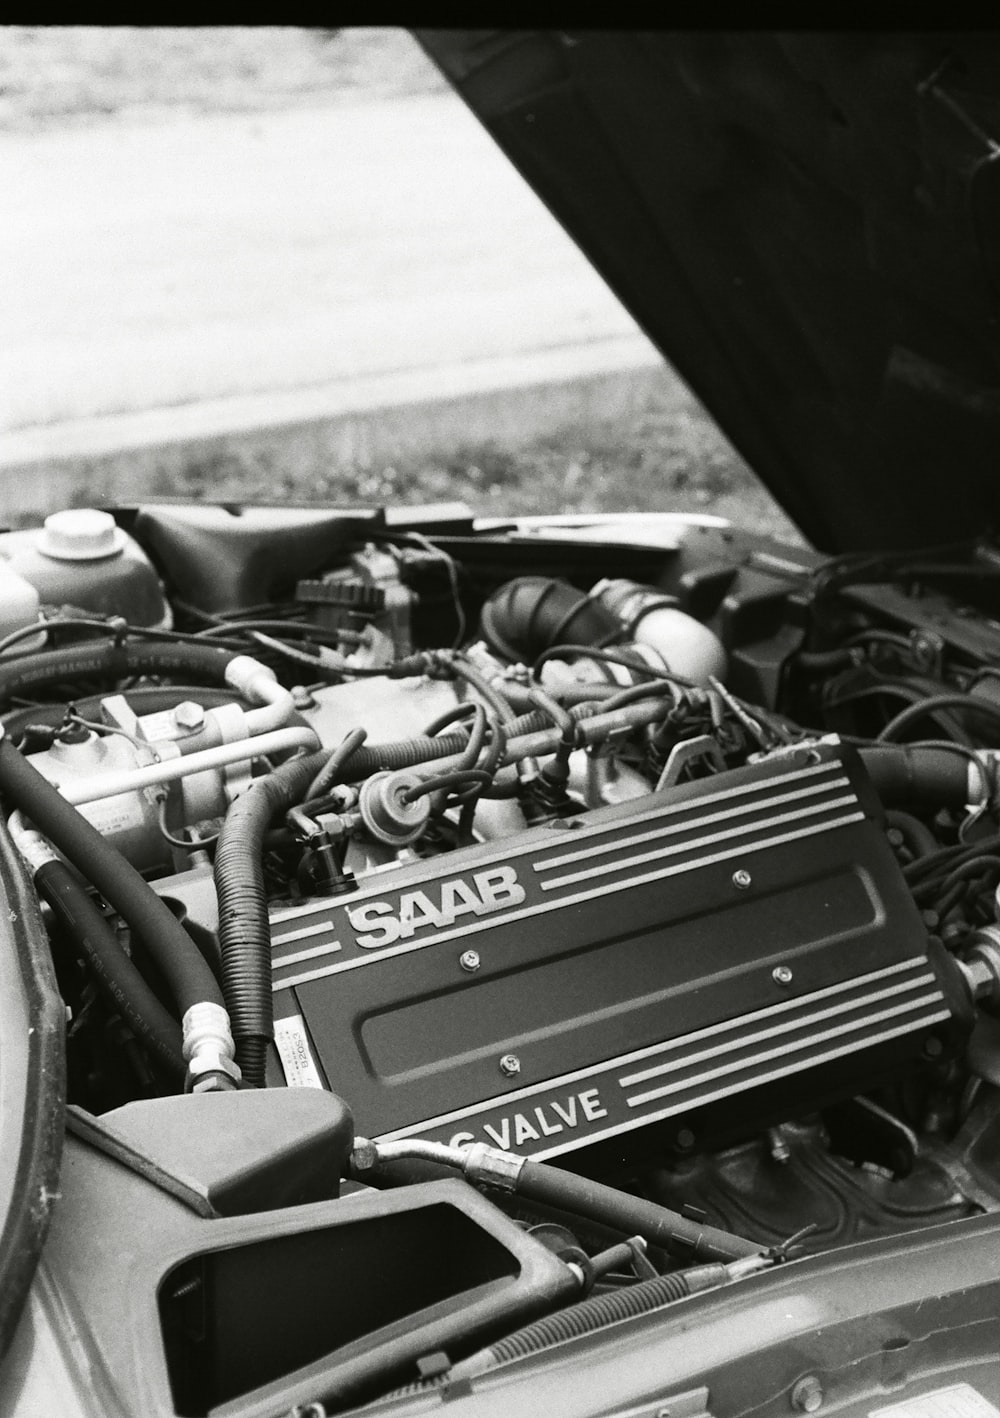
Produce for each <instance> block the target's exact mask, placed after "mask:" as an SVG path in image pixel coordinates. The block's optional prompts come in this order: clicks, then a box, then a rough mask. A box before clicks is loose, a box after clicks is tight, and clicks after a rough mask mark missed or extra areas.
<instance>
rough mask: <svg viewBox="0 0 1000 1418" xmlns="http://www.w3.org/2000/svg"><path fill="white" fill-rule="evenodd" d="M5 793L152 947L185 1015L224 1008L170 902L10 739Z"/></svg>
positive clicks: (2, 774)
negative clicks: (206, 1006)
mask: <svg viewBox="0 0 1000 1418" xmlns="http://www.w3.org/2000/svg"><path fill="white" fill-rule="evenodd" d="M0 791H2V792H3V793H4V795H5V796H6V798H7V799H8V800H9V802H10V804H11V806H13V807H16V808H20V810H21V812H22V813H24V815H25V817H27V818H29V819H30V820H31V821H32V822H33V823H34V824H35V826H36V827H37V828H38V830H39V831H40V832H41V833H42V834H43V835H44V836H46V837H47V838H48V839H49V841H50V842H51V843H52V845H53V846H54V847H56V848H57V849H58V850H59V851H60V852H61V853H62V854H63V856H64V857H66V858H67V859H68V860H69V861H70V862H71V863H72V864H73V866H75V867H76V869H77V870H78V871H79V872H80V874H81V876H83V877H84V878H85V879H86V880H87V881H90V882H92V883H93V885H94V886H95V887H96V888H97V890H98V891H99V892H100V893H101V895H102V896H103V897H104V898H105V899H106V900H107V901H109V902H110V903H111V905H112V906H113V907H114V908H115V910H116V911H117V912H118V914H119V915H120V916H122V917H123V918H124V919H125V920H126V921H127V922H128V924H129V926H130V927H131V928H132V930H134V931H135V932H136V934H137V935H138V936H139V937H140V938H141V939H142V940H143V941H144V942H145V943H146V945H147V947H148V949H149V950H150V953H151V954H152V955H153V956H154V958H155V960H156V963H157V965H158V966H159V969H160V971H161V972H162V974H163V977H164V980H165V981H166V984H167V988H168V989H169V990H170V994H171V996H172V998H173V1000H174V1002H175V1004H176V1006H177V1010H178V1012H179V1014H181V1015H182V1016H183V1014H184V1013H185V1012H186V1011H187V1010H188V1009H189V1008H190V1007H191V1005H193V1004H201V1003H203V1002H204V1001H210V1002H211V1003H213V1004H221V1003H222V991H221V990H220V988H219V985H218V982H217V980H216V978H215V976H214V975H213V974H212V972H211V970H210V969H209V967H208V965H207V964H206V962H205V960H204V958H203V956H202V954H201V952H200V951H199V950H198V947H197V946H196V945H195V943H194V941H193V940H192V939H191V937H190V936H189V935H188V933H187V931H186V930H185V929H184V927H183V926H182V925H181V924H180V922H179V921H178V920H177V918H176V917H175V916H174V914H173V912H172V911H171V910H170V907H169V906H168V905H167V904H166V902H165V901H164V900H163V899H162V898H161V897H159V896H157V894H156V892H155V891H154V890H153V888H152V887H151V886H150V885H149V883H148V882H146V881H143V879H142V877H141V876H140V875H139V873H138V872H137V871H136V870H135V868H134V867H133V866H132V865H131V863H130V862H128V861H126V859H125V858H124V857H123V856H122V854H121V852H119V851H118V850H117V848H115V847H112V846H111V844H110V843H109V842H106V841H105V839H104V838H103V837H102V836H101V834H100V833H99V832H98V831H97V829H96V827H93V826H91V824H90V823H89V822H88V821H87V819H86V818H85V817H84V816H83V815H82V813H80V812H78V811H77V810H76V808H75V807H73V806H71V804H69V803H68V802H67V801H66V799H65V798H64V797H62V796H61V794H60V793H59V792H58V790H57V789H56V788H54V787H53V786H52V784H51V783H50V782H49V781H48V779H47V778H44V777H43V776H42V774H41V773H39V771H38V769H37V768H35V767H33V765H32V764H31V762H30V761H29V760H28V759H26V758H24V757H23V756H22V755H21V754H20V753H18V751H17V749H16V748H15V747H14V745H13V744H12V743H11V742H10V740H9V739H6V738H4V739H2V740H0Z"/></svg>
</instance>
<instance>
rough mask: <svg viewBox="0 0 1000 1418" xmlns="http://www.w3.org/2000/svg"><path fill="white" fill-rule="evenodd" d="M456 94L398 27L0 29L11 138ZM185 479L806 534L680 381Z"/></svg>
mask: <svg viewBox="0 0 1000 1418" xmlns="http://www.w3.org/2000/svg"><path fill="white" fill-rule="evenodd" d="M444 90H445V85H444V81H443V80H442V79H441V78H440V76H439V75H438V74H437V71H436V70H435V69H434V68H433V66H432V65H431V64H430V62H429V61H428V60H427V58H426V57H425V56H424V54H423V53H422V51H421V50H420V49H419V48H418V46H417V45H416V43H415V41H414V40H413V39H412V38H411V37H410V36H409V35H407V34H406V33H405V32H404V31H401V30H394V29H374V28H354V29H347V30H319V29H312V30H303V29H293V28H290V27H286V28H275V27H260V28H252V27H229V28H201V29H184V28H175V29H156V28H149V29H137V28H126V27H110V28H108V27H103V28H100V27H83V26H79V27H57V26H52V27H37V28H36V27H23V26H5V27H0V133H8V134H11V135H15V134H33V133H45V132H51V131H53V130H67V129H74V130H81V129H86V128H87V127H88V126H89V127H93V126H95V125H100V126H101V127H102V129H103V131H104V132H105V133H107V131H108V129H109V128H112V127H113V126H114V125H115V124H117V123H123V124H125V123H132V122H134V121H135V120H140V121H145V120H146V119H149V120H151V121H156V122H161V121H165V120H169V119H170V118H171V117H173V116H185V117H187V116H191V115H212V114H226V113H258V112H259V113H265V112H271V113H274V112H280V111H288V110H290V109H296V108H300V107H303V106H306V105H313V106H315V105H317V104H347V103H358V102H363V101H368V100H372V99H387V98H395V97H404V96H415V95H421V94H435V93H441V92H443V91H444ZM220 473H221V476H220ZM185 484H186V485H185V487H184V489H183V490H181V489H177V491H183V492H184V494H185V495H191V496H196V497H197V496H212V497H219V498H236V497H253V496H260V497H262V498H263V497H266V498H268V499H273V498H274V496H275V494H278V495H281V494H283V495H285V496H288V497H294V498H297V499H313V498H315V499H333V500H338V501H339V500H342V501H344V502H346V503H348V504H349V503H352V502H353V503H356V502H358V501H359V500H360V501H364V502H374V501H378V502H389V501H395V502H404V503H411V504H412V503H416V502H421V501H439V500H442V499H451V498H461V499H463V500H464V501H466V502H468V503H469V504H470V506H472V507H473V508H474V509H475V510H476V511H479V512H483V513H504V512H512V513H513V512H517V513H530V512H551V511H553V510H559V511H567V512H571V511H592V510H614V511H621V510H650V511H653V510H655V511H678V510H685V509H687V510H698V511H709V512H714V513H718V514H719V515H721V516H728V517H731V518H733V519H734V520H736V521H739V522H740V523H741V524H742V525H745V526H748V527H753V528H754V529H756V530H761V531H772V532H774V533H776V534H778V535H783V536H786V537H788V536H790V537H792V538H797V537H798V534H797V532H796V531H795V529H794V527H792V525H791V524H790V523H789V522H788V521H787V519H786V518H785V517H784V516H783V514H782V513H781V512H780V510H779V509H778V508H777V507H776V505H775V504H774V503H773V501H772V500H771V499H770V498H769V497H768V495H767V494H766V492H764V490H763V489H762V488H761V487H760V485H759V483H758V482H757V480H756V479H755V478H754V477H753V475H752V474H751V473H750V471H749V470H748V469H747V467H746V465H745V464H744V463H743V462H742V461H741V459H740V458H739V457H738V455H737V454H736V453H735V452H734V450H733V449H732V447H731V446H730V445H729V444H728V442H727V441H726V440H725V439H724V438H723V436H722V435H721V433H720V432H719V431H718V429H717V428H716V427H715V425H714V424H713V423H712V421H711V420H710V419H709V418H708V417H707V415H706V414H705V412H704V410H703V409H702V408H701V407H700V405H698V403H697V402H696V401H695V400H694V399H693V398H692V397H691V396H690V395H689V394H688V393H687V392H686V391H685V390H683V388H682V387H681V386H678V385H673V384H671V385H670V386H669V387H667V386H666V385H665V390H664V393H663V396H662V397H660V398H655V399H654V400H653V402H652V403H651V405H650V407H649V408H648V409H647V410H646V411H645V412H643V413H641V414H638V415H634V416H631V417H628V418H621V419H618V420H615V421H613V422H609V423H604V424H597V425H588V426H586V427H572V428H565V429H561V430H559V431H558V432H557V433H555V434H553V435H552V436H551V437H548V438H546V439H544V440H540V441H536V442H534V443H529V444H526V445H521V446H510V445H499V444H485V445H478V446H475V447H457V448H453V449H447V450H442V451H441V452H440V453H439V454H438V455H437V456H433V457H423V458H420V459H411V460H399V461H397V462H396V463H395V464H394V465H392V466H373V465H370V464H368V465H362V464H351V465H343V466H338V467H335V468H332V469H331V470H330V472H329V474H328V475H327V476H326V477H324V478H323V479H321V480H318V481H317V480H313V481H312V482H310V483H308V484H304V483H303V482H302V481H301V480H297V479H295V478H292V477H289V476H288V475H287V474H285V473H284V472H283V470H282V469H281V467H278V466H261V465H245V466H242V467H240V466H235V467H234V466H232V465H231V464H229V465H227V467H226V468H225V469H223V470H220V469H218V468H215V469H211V470H209V469H203V470H202V469H198V468H193V469H192V470H191V476H190V479H186V480H185Z"/></svg>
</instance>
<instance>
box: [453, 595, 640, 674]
mask: <svg viewBox="0 0 1000 1418" xmlns="http://www.w3.org/2000/svg"><path fill="white" fill-rule="evenodd" d="M479 633H480V634H481V635H482V637H483V639H484V640H485V641H486V643H487V644H488V645H489V646H490V648H491V649H493V650H496V651H497V652H498V653H499V654H501V655H503V656H504V658H505V659H508V660H513V661H523V662H525V663H526V664H529V665H530V664H532V663H533V662H534V661H535V660H536V659H537V658H538V656H539V655H540V654H541V653H542V651H543V650H547V649H548V648H549V646H550V645H559V644H562V643H563V642H565V641H569V642H572V643H573V644H575V645H610V644H611V643H612V641H614V640H621V638H622V634H623V632H622V625H621V622H620V621H619V619H618V617H617V616H616V615H613V614H612V612H611V611H609V610H608V609H607V608H606V607H605V606H602V605H601V604H600V603H599V602H597V601H592V600H591V599H590V597H589V596H587V595H586V594H585V593H584V592H583V591H579V590H577V588H576V587H575V586H571V585H570V584H569V582H568V581H560V580H556V579H555V578H553V577H549V576H518V577H517V578H516V579H515V580H513V581H508V582H507V583H506V584H505V585H503V586H501V587H500V588H499V590H497V591H494V593H493V595H492V596H491V597H490V598H489V600H488V601H487V602H486V604H485V605H484V606H483V609H482V613H481V615H480V618H479Z"/></svg>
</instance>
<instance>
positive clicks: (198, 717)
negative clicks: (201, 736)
mask: <svg viewBox="0 0 1000 1418" xmlns="http://www.w3.org/2000/svg"><path fill="white" fill-rule="evenodd" d="M173 719H174V723H175V724H176V725H177V727H178V728H179V729H183V730H184V732H185V733H188V734H193V733H194V732H195V730H196V729H200V728H201V727H202V725H203V724H204V722H205V711H204V709H203V708H202V706H201V705H200V704H196V703H195V702H194V700H193V699H185V700H184V701H183V703H181V704H178V705H177V706H176V708H175V709H174V713H173Z"/></svg>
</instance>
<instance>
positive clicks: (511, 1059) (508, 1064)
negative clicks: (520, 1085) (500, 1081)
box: [500, 1054, 521, 1078]
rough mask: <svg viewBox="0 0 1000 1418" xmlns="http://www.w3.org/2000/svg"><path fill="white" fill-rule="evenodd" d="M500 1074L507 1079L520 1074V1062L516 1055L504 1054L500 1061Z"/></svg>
mask: <svg viewBox="0 0 1000 1418" xmlns="http://www.w3.org/2000/svg"><path fill="white" fill-rule="evenodd" d="M500 1072H501V1073H502V1074H505V1075H506V1077H507V1078H514V1077H515V1076H516V1075H517V1074H519V1073H520V1072H521V1060H520V1059H519V1058H518V1056H517V1054H504V1056H503V1058H502V1059H501V1060H500Z"/></svg>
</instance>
